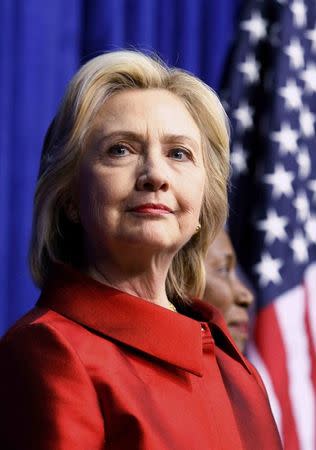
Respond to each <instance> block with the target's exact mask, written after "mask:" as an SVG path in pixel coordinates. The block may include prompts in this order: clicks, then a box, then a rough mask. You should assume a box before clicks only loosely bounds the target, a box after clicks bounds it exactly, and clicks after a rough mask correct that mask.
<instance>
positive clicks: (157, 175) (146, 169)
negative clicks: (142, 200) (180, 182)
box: [136, 157, 169, 192]
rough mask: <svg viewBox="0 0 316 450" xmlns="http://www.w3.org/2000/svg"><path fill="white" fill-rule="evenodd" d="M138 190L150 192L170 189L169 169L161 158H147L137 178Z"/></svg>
mask: <svg viewBox="0 0 316 450" xmlns="http://www.w3.org/2000/svg"><path fill="white" fill-rule="evenodd" d="M136 189H137V190H139V191H150V192H155V191H159V190H162V191H167V190H168V189H169V180H168V174H167V167H166V166H165V165H164V164H162V161H161V160H160V158H157V157H156V158H152V157H151V158H147V160H146V161H145V162H144V164H143V165H142V167H141V169H140V171H139V174H138V176H137V180H136Z"/></svg>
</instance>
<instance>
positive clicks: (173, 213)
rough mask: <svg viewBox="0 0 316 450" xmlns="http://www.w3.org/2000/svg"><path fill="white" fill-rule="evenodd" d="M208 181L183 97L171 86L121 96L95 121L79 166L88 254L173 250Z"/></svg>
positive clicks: (186, 232) (190, 227) (192, 225)
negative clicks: (170, 89)
mask: <svg viewBox="0 0 316 450" xmlns="http://www.w3.org/2000/svg"><path fill="white" fill-rule="evenodd" d="M204 183H205V170H204V165H203V157H202V148H201V135H200V131H199V128H198V127H197V125H196V123H195V121H194V120H193V118H192V116H191V115H190V113H189V112H188V110H187V109H186V108H185V106H184V104H183V103H182V101H181V100H180V99H179V98H178V97H176V96H175V95H173V94H172V93H169V92H168V91H165V90H154V89H152V90H126V91H122V92H119V93H117V94H115V95H114V96H113V97H111V98H110V99H109V100H107V101H106V103H105V104H104V106H103V107H102V109H101V110H100V112H99V114H98V116H97V118H96V119H95V121H94V123H93V126H92V131H91V133H90V135H89V138H88V144H87V149H86V151H85V153H84V155H83V157H82V160H81V163H80V168H79V189H78V203H79V213H80V219H81V223H82V226H83V228H84V232H85V238H86V242H85V244H86V248H87V250H88V252H89V254H90V256H91V254H92V255H93V254H96V253H98V255H100V253H101V255H102V254H103V255H104V257H108V256H110V257H113V255H115V253H116V254H117V251H118V250H119V249H124V251H130V250H133V251H135V249H136V250H137V252H142V251H145V250H146V251H147V250H148V249H151V250H154V251H158V252H160V251H167V252H169V253H170V252H171V253H173V254H174V253H175V252H177V251H178V250H179V249H180V248H181V247H182V246H183V245H184V244H185V243H186V242H187V241H188V240H189V239H190V238H191V236H192V235H193V234H194V233H195V230H196V227H197V225H198V222H199V215H200V210H201V205H202V199H203V193H204ZM136 254H138V253H136Z"/></svg>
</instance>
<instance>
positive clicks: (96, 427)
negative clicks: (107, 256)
mask: <svg viewBox="0 0 316 450" xmlns="http://www.w3.org/2000/svg"><path fill="white" fill-rule="evenodd" d="M185 313H186V314H187V315H191V316H192V318H191V317H188V316H186V315H184V314H179V313H175V312H172V311H169V310H167V309H165V308H162V307H160V306H156V305H154V304H151V303H150V302H148V301H145V300H143V299H140V298H136V297H134V296H132V295H129V294H126V293H124V292H120V291H118V290H115V289H112V288H109V287H107V286H104V285H102V284H100V283H98V282H96V281H94V280H92V279H90V278H88V277H87V276H84V275H82V274H79V273H78V272H76V271H74V270H72V269H69V268H65V267H64V268H63V269H59V273H58V275H56V276H55V278H54V279H52V280H51V282H50V283H48V285H47V287H46V288H45V289H44V291H43V293H42V295H41V297H40V300H39V302H38V304H37V306H36V307H35V308H34V309H33V310H32V311H30V312H29V313H28V314H27V315H26V316H25V317H24V318H22V319H21V320H20V321H19V322H18V323H17V324H16V325H15V326H14V327H13V328H12V329H11V330H9V332H8V333H7V334H6V336H5V337H4V338H3V339H2V341H1V343H0V364H1V370H0V414H1V417H0V448H1V449H4V450H79V449H80V450H101V449H113V450H125V449H126V450H211V449H212V450H217V449H218V450H219V449H221V450H241V449H243V450H261V449H262V450H277V449H281V444H280V440H279V436H278V433H277V430H276V426H275V423H274V420H273V418H272V415H271V411H270V407H269V404H268V400H267V397H266V393H265V390H264V388H263V386H262V383H261V381H260V379H259V377H258V375H257V373H256V372H255V370H254V369H253V367H252V366H251V365H250V363H249V362H248V361H246V360H245V359H244V358H243V356H242V355H241V354H240V353H239V351H238V350H237V348H236V346H235V345H234V343H233V342H232V340H231V338H230V336H228V334H227V329H226V326H225V324H224V321H223V319H222V317H221V316H220V315H219V313H217V312H216V311H215V310H214V309H213V308H211V307H210V306H209V305H207V304H205V303H202V302H200V301H194V303H193V305H192V307H190V308H187V311H186V312H185ZM214 341H215V342H214Z"/></svg>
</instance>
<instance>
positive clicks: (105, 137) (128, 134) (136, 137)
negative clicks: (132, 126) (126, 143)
mask: <svg viewBox="0 0 316 450" xmlns="http://www.w3.org/2000/svg"><path fill="white" fill-rule="evenodd" d="M115 138H125V139H129V140H132V141H139V142H143V140H144V137H143V135H142V134H140V133H135V132H134V131H126V130H118V131H113V132H112V133H108V134H102V136H101V139H100V142H103V141H109V140H112V139H115Z"/></svg>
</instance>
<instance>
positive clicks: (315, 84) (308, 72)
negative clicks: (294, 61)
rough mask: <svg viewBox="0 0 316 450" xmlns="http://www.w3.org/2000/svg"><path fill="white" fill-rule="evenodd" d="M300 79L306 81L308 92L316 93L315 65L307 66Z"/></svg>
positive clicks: (309, 64)
mask: <svg viewBox="0 0 316 450" xmlns="http://www.w3.org/2000/svg"><path fill="white" fill-rule="evenodd" d="M300 78H301V79H302V80H303V81H304V83H305V89H306V91H307V92H309V93H311V92H316V65H315V64H314V63H308V64H307V66H306V69H305V70H304V71H302V73H301V75H300Z"/></svg>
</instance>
